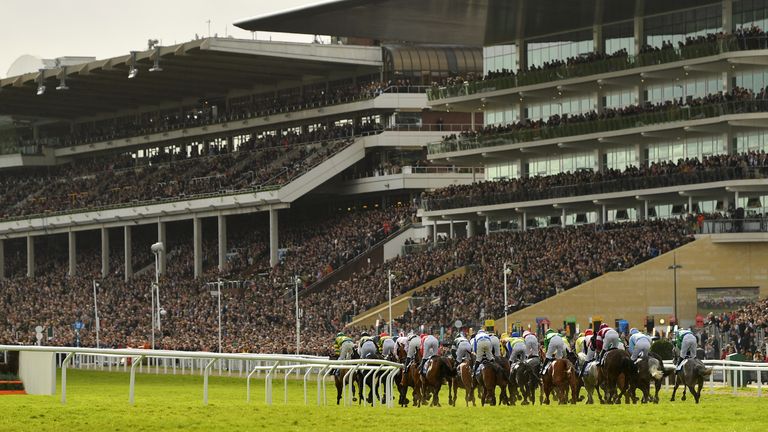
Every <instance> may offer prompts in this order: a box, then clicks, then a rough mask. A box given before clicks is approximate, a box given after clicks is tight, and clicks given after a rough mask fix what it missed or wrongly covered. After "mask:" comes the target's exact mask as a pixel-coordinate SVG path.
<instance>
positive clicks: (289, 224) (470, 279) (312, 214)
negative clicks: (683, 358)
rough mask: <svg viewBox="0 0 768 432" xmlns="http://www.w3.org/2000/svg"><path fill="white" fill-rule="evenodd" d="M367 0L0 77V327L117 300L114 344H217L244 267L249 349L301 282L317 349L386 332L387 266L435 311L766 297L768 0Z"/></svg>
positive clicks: (450, 315) (275, 335)
mask: <svg viewBox="0 0 768 432" xmlns="http://www.w3.org/2000/svg"><path fill="white" fill-rule="evenodd" d="M351 3H352V2H348V1H339V2H335V3H334V5H333V7H330V6H329V5H326V4H324V5H320V6H317V7H313V8H309V9H303V10H298V11H292V12H288V13H285V14H276V15H272V16H268V17H263V18H257V19H253V20H246V21H243V22H241V23H238V25H240V26H241V27H243V28H246V29H249V30H259V31H261V30H269V31H277V30H279V31H293V32H301V33H306V32H312V33H318V34H334V35H338V36H340V37H339V38H335V39H334V40H335V41H336V42H338V43H334V44H330V45H324V44H296V43H279V42H262V41H247V40H236V39H229V38H224V39H222V38H206V39H202V40H196V41H191V42H187V43H183V44H179V45H175V46H152V47H151V48H150V49H148V50H146V51H135V52H131V53H127V54H125V55H122V56H118V57H114V58H110V59H106V60H97V61H91V62H87V63H82V64H78V65H70V66H61V67H54V68H51V69H44V70H40V71H38V72H35V73H29V74H25V75H20V76H15V77H9V78H6V79H3V80H0V115H4V116H7V117H8V118H9V119H10V122H6V123H4V124H5V126H0V127H2V129H0V142H1V143H2V148H3V152H4V155H3V156H0V168H1V169H2V173H0V175H1V176H2V177H1V178H2V182H3V186H4V188H3V195H2V196H1V197H0V217H2V219H0V234H2V235H3V240H2V243H0V246H1V247H0V255H1V257H2V260H0V263H1V264H0V270H2V273H1V274H2V275H3V276H4V281H3V282H2V296H0V301H2V302H3V309H4V310H8V311H10V313H9V314H8V318H7V319H6V322H4V323H0V324H3V327H2V329H0V338H1V339H2V341H4V342H17V341H19V342H29V341H31V338H33V337H34V332H32V331H31V329H32V328H34V327H35V326H36V325H43V326H45V327H46V328H50V329H51V330H50V333H49V336H50V337H51V339H52V340H53V341H54V342H56V343H61V344H68V343H80V344H88V345H95V344H96V343H97V340H96V338H97V334H96V327H97V324H96V317H95V315H96V314H95V312H94V307H93V305H94V301H95V302H96V304H97V306H98V314H99V319H100V320H99V323H100V325H99V326H98V327H99V329H100V333H99V334H98V338H99V339H98V343H99V344H103V345H109V346H125V345H132V346H136V345H143V344H146V343H148V341H150V339H151V338H152V337H153V336H151V335H150V332H151V331H152V330H153V329H155V328H156V327H159V328H157V331H158V332H159V336H158V342H157V343H158V344H159V345H160V346H162V347H167V348H174V349H185V350H187V349H189V350H192V349H195V350H199V349H208V350H213V349H216V344H217V338H216V316H217V313H216V312H217V311H216V298H215V297H213V296H212V295H211V291H212V288H211V285H210V283H211V282H215V281H219V280H223V281H225V282H224V283H225V286H226V288H225V289H224V298H223V299H222V300H223V304H224V311H223V326H224V331H223V342H222V343H223V349H225V350H233V351H235V350H236V351H241V350H248V351H269V352H276V351H281V350H285V349H286V348H287V346H288V345H290V344H291V343H292V342H291V341H293V340H294V339H293V336H294V332H295V321H294V298H293V295H294V288H295V287H296V285H297V284H298V285H299V286H300V289H298V291H299V297H300V299H299V300H300V301H299V307H300V309H301V314H300V315H301V319H300V321H301V331H302V341H303V343H302V346H301V348H300V349H301V350H304V351H306V352H321V353H322V352H326V351H327V349H328V345H329V340H330V339H329V335H331V334H333V333H335V332H336V331H337V330H339V329H341V328H344V327H346V326H351V327H355V328H360V327H375V326H378V327H381V326H383V325H384V324H385V323H386V321H387V320H388V311H387V308H386V307H385V306H384V305H385V302H386V301H387V296H388V288H389V286H388V285H389V284H388V282H389V281H388V275H389V274H392V275H395V276H394V277H393V278H392V280H391V284H392V295H393V297H394V300H395V301H394V304H393V306H394V309H393V311H394V318H395V319H396V324H395V327H396V328H398V329H401V330H408V329H416V328H422V326H423V328H424V329H425V331H426V330H429V331H434V332H439V331H441V329H442V330H443V331H446V330H448V329H450V328H451V327H452V325H453V324H454V322H455V321H456V320H460V321H462V323H463V324H464V325H469V326H476V325H479V324H481V323H483V322H484V320H486V319H492V318H500V317H502V316H503V315H504V314H505V312H506V313H510V312H514V313H512V315H511V318H512V320H511V321H512V322H517V323H520V324H522V325H526V324H535V321H540V322H541V321H546V322H549V323H559V322H562V321H569V320H570V321H572V322H578V323H581V325H582V326H584V325H586V324H587V323H588V322H590V321H593V319H595V320H597V319H599V320H606V321H613V320H618V319H628V320H630V321H635V322H639V321H642V320H645V319H649V318H650V319H654V317H655V318H664V319H669V318H672V319H677V320H678V321H681V322H682V323H684V324H690V323H693V322H694V321H695V319H696V316H697V315H698V314H700V313H702V311H703V309H702V307H701V305H699V304H698V298H699V297H701V296H703V295H704V293H706V292H707V291H706V290H708V289H711V288H720V289H729V288H732V289H739V290H742V289H753V290H756V291H755V292H756V293H763V296H764V293H765V289H766V288H765V286H766V283H765V271H764V268H762V267H761V266H760V265H759V264H758V263H759V262H760V260H761V259H762V258H765V257H766V255H768V248H766V243H765V241H767V240H768V237H766V234H765V233H766V220H765V218H764V217H763V215H764V214H765V207H764V205H765V203H766V201H765V195H768V181H766V177H767V176H768V157H767V156H766V154H765V147H766V146H768V143H766V142H765V141H766V140H765V137H766V136H768V135H767V133H766V129H765V120H766V117H767V116H768V94H767V93H766V89H765V86H766V80H768V78H766V77H768V71H766V69H765V67H766V66H765V61H764V59H765V55H766V54H767V53H768V35H767V34H766V33H765V32H764V31H763V30H762V28H764V27H765V25H764V23H763V22H762V18H761V17H763V16H764V15H765V12H766V11H767V10H768V2H763V1H748V0H741V1H737V0H720V1H705V2H701V1H698V2H693V1H683V2H664V3H662V2H656V1H650V0H648V1H642V0H637V1H635V2H633V4H634V7H627V5H626V4H623V3H622V4H621V5H619V4H613V3H610V2H607V1H601V0H594V1H590V2H581V3H584V4H581V3H573V4H566V5H564V4H562V3H563V2H548V1H543V2H537V3H536V4H532V3H530V2H524V1H522V0H521V1H510V2H496V1H492V0H487V1H480V2H476V1H457V2H452V6H451V8H448V9H446V8H445V7H444V5H443V4H442V2H440V1H437V0H435V1H421V2H405V1H400V0H390V1H386V2H382V4H380V5H377V6H376V8H375V10H374V7H373V6H372V5H357V6H354V7H353V6H352V4H351ZM550 3H552V4H550ZM395 16H396V17H398V18H399V19H395V18H393V17H395ZM437 16H439V17H440V19H435V17H437ZM505 16H513V17H515V19H514V20H509V21H506V20H503V19H502V18H503V17H505ZM403 17H411V18H409V19H403ZM545 18H546V19H545ZM446 20H448V21H449V22H451V23H452V26H445V25H440V26H435V25H434V23H444V22H447V21H446ZM331 23H333V27H328V26H329V25H331ZM481 29H482V30H481ZM388 41H392V42H388ZM445 44H453V45H445ZM483 46H484V48H483ZM2 124H3V123H0V125H2ZM694 234H695V235H696V236H695V237H694ZM156 242H161V243H162V244H163V246H164V247H163V248H162V249H155V250H152V249H151V245H152V244H154V243H156ZM153 252H154V253H156V256H153ZM669 267H674V268H673V269H672V270H668V268H669ZM505 268H509V269H510V271H509V272H508V273H507V274H506V277H505V273H504V269H505ZM678 268H679V269H680V270H678ZM156 271H157V274H158V275H159V277H160V279H159V290H153V289H150V286H152V284H153V281H154V278H155V274H156ZM297 278H298V279H297ZM678 278H679V279H678ZM505 280H506V282H505ZM94 281H97V282H98V287H97V288H98V289H95V288H94V286H96V285H95V282H94ZM505 284H506V288H505ZM678 285H679V287H678ZM673 286H674V287H675V288H674V291H673ZM618 287H620V288H618ZM158 291H159V295H160V303H159V305H158V304H157V303H155V302H154V301H153V300H152V299H151V298H150V297H151V295H154V294H153V293H156V292H158ZM505 291H507V292H506V293H505ZM678 291H679V292H678ZM697 296H698V297H697ZM94 297H95V300H94ZM704 297H706V296H705V295H704ZM505 298H506V300H505ZM505 302H506V304H505ZM153 311H157V312H158V314H160V320H159V321H160V326H155V325H152V323H153V320H152V319H151V316H152V315H153ZM598 316H599V318H598ZM74 323H82V326H81V325H79V324H78V326H74ZM80 327H82V328H80Z"/></svg>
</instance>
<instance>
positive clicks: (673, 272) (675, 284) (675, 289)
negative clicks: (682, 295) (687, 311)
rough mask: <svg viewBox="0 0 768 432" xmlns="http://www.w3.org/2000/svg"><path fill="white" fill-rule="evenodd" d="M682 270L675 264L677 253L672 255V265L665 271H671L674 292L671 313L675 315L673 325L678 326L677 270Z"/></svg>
mask: <svg viewBox="0 0 768 432" xmlns="http://www.w3.org/2000/svg"><path fill="white" fill-rule="evenodd" d="M679 268H683V266H681V265H679V264H678V263H677V253H673V254H672V265H671V266H669V267H667V270H672V277H673V278H674V285H673V286H674V291H673V294H672V295H673V302H672V304H673V312H674V314H675V324H676V325H677V326H680V319H679V318H678V317H677V269H679Z"/></svg>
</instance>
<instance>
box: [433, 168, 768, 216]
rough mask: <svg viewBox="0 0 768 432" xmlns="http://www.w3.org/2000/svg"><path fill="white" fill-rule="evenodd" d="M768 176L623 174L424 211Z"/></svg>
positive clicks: (443, 203)
mask: <svg viewBox="0 0 768 432" xmlns="http://www.w3.org/2000/svg"><path fill="white" fill-rule="evenodd" d="M765 178H768V166H757V167H748V168H742V167H717V168H706V169H702V170H693V171H691V172H679V173H674V174H654V175H651V174H650V173H649V174H648V175H641V176H636V177H630V176H627V177H624V178H618V179H615V180H606V181H602V182H583V183H578V184H572V185H566V186H548V187H546V188H541V189H537V188H518V189H517V190H514V191H507V192H497V193H483V192H481V191H478V192H479V193H477V194H471V193H467V194H457V195H454V196H451V197H446V198H427V199H425V200H422V203H423V206H424V209H425V210H428V211H435V210H446V209H453V208H464V207H475V206H485V205H495V204H510V203H518V202H526V201H538V200H545V199H554V198H565V197H572V196H584V195H596V194H604V193H611V192H626V191H632V190H643V189H653V188H662V187H669V186H682V185H690V184H699V183H712V182H720V181H728V180H750V179H765Z"/></svg>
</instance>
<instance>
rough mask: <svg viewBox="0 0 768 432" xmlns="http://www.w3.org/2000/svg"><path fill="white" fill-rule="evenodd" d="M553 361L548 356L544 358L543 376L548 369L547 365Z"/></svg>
mask: <svg viewBox="0 0 768 432" xmlns="http://www.w3.org/2000/svg"><path fill="white" fill-rule="evenodd" d="M550 361H552V360H551V359H549V358H548V357H545V358H544V364H542V365H541V376H544V374H545V373H546V371H547V365H549V362H550Z"/></svg>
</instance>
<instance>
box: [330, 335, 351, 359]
mask: <svg viewBox="0 0 768 432" xmlns="http://www.w3.org/2000/svg"><path fill="white" fill-rule="evenodd" d="M354 346H355V341H353V340H352V338H350V337H347V335H345V334H344V332H338V333H336V339H335V340H334V341H333V351H334V352H335V353H336V355H337V356H339V360H349V359H351V358H352V351H353V349H354Z"/></svg>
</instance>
